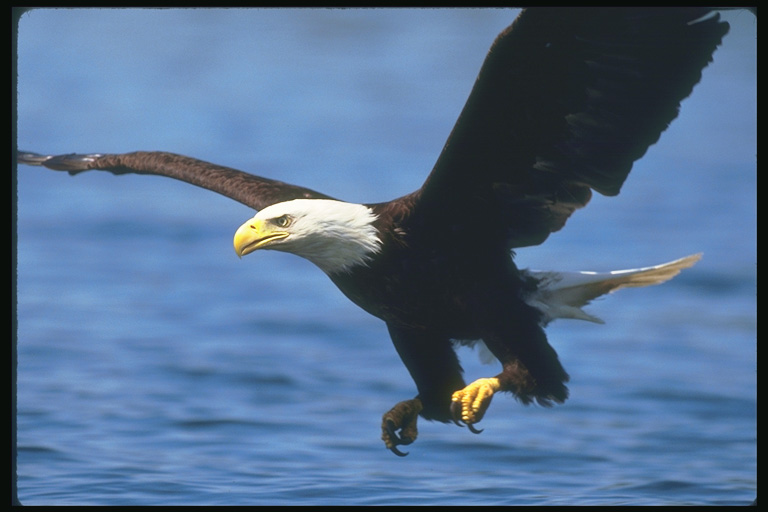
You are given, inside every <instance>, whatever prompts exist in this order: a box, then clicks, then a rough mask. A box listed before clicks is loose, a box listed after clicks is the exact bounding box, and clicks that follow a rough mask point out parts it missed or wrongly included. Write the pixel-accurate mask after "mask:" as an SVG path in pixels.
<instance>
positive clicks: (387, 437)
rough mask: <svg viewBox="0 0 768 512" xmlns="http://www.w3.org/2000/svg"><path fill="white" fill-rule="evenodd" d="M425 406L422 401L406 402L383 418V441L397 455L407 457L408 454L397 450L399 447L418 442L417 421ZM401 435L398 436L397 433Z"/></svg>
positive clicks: (395, 407)
mask: <svg viewBox="0 0 768 512" xmlns="http://www.w3.org/2000/svg"><path fill="white" fill-rule="evenodd" d="M422 408H423V405H422V404H421V400H419V399H418V398H414V399H412V400H405V401H403V402H400V403H399V404H397V405H395V406H394V407H393V408H392V409H390V410H389V412H388V413H386V414H385V415H384V416H383V417H382V418H381V440H382V441H384V444H385V445H386V446H387V448H388V449H390V450H391V451H392V453H394V454H395V455H398V456H400V457H405V456H406V455H408V453H407V452H401V451H400V450H398V449H397V447H398V446H399V445H404V444H411V443H412V442H414V441H415V440H416V437H417V436H418V435H419V431H418V429H417V428H416V420H417V419H418V417H419V413H420V412H421V410H422ZM398 430H399V431H400V434H399V435H398V434H397V431H398Z"/></svg>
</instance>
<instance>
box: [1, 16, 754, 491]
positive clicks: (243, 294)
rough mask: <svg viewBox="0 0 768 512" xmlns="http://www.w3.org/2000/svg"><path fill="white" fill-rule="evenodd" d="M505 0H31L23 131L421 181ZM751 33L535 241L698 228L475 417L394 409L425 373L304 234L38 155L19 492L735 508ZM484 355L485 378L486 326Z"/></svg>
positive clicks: (745, 296)
mask: <svg viewBox="0 0 768 512" xmlns="http://www.w3.org/2000/svg"><path fill="white" fill-rule="evenodd" d="M515 14H516V13H515V12H514V11H500V10H461V11H457V10H439V11H432V10H407V11H391V10H362V11H360V10H343V11H338V10H301V11H290V10H267V11H265V10H249V11H242V10H186V11H178V10H152V11H147V10H135V11H126V10H41V11H33V12H31V13H28V14H26V15H25V16H24V17H23V18H22V20H21V22H20V25H19V27H20V28H19V60H18V72H19V82H18V84H19V103H18V130H17V135H18V140H19V145H20V147H23V148H25V149H30V150H35V151H40V152H50V153H66V152H74V151H76V152H122V151H132V150H137V149H162V150H168V151H174V152H178V153H183V154H189V155H193V156H196V157H199V158H202V159H205V160H210V161H215V162H217V163H221V164H224V165H228V166H232V167H236V168H240V169H244V170H247V171H250V172H254V173H257V174H263V175H267V176H271V177H274V178H277V179H281V180H284V181H289V182H294V183H299V184H302V185H305V186H309V187H311V188H315V189H319V190H322V191H324V192H326V193H328V194H331V195H333V196H335V197H340V198H343V199H348V200H352V201H360V202H374V201H380V200H386V199H389V198H392V197H396V196H399V195H402V194H404V193H406V192H409V191H411V190H413V189H414V188H416V187H418V186H419V185H420V183H421V181H422V180H423V179H424V177H425V176H426V173H427V172H428V171H429V169H430V168H431V166H432V164H433V163H434V160H435V158H436V157H437V155H438V154H439V151H440V149H441V147H442V144H443V142H444V141H445V138H446V137H447V135H448V132H449V131H450V128H451V126H452V125H453V122H454V121H455V119H456V117H457V115H458V112H459V110H460V108H461V107H462V105H463V102H464V100H465V99H466V96H467V94H468V92H469V89H470V87H471V85H472V82H473V80H474V78H475V76H476V73H477V70H478V69H479V66H480V64H481V62H482V59H483V57H484V55H485V52H486V51H487V48H488V47H489V45H490V43H491V41H492V40H493V38H494V37H495V36H496V34H497V33H498V32H499V31H500V30H501V29H502V28H504V27H505V26H506V25H507V24H509V23H510V22H511V20H512V19H513V18H514V16H515ZM727 17H728V19H729V20H730V21H731V23H732V25H733V28H732V33H731V34H730V35H729V36H728V37H727V39H726V41H725V43H724V46H723V47H722V48H721V50H719V51H718V53H717V54H716V56H715V62H714V64H713V65H711V66H710V67H709V68H708V69H707V70H706V71H705V74H704V77H703V81H702V83H701V84H700V85H699V87H697V89H696V90H695V92H694V95H693V96H692V97H691V98H690V99H689V100H688V101H686V102H685V103H684V105H683V108H682V113H681V116H680V118H679V119H678V120H677V121H675V122H674V123H673V125H672V127H671V128H670V129H669V130H668V131H667V132H666V133H665V134H664V136H663V137H662V140H661V142H660V143H659V144H657V145H656V146H654V147H653V148H652V149H651V151H649V152H648V154H647V155H646V157H645V158H644V159H643V160H642V161H641V163H639V164H638V165H636V167H635V169H634V171H633V174H632V175H631V176H630V179H629V181H628V182H627V185H626V187H625V189H624V190H623V191H622V194H621V195H620V196H619V197H618V198H611V199H606V198H602V197H598V198H595V199H594V200H593V203H592V204H591V205H590V206H589V207H588V208H586V209H585V210H583V211H581V212H578V213H577V214H576V215H574V217H573V218H572V219H571V220H570V222H569V224H568V226H567V228H566V229H564V230H563V231H562V232H560V233H558V234H556V235H553V236H552V237H551V238H550V239H549V240H548V241H547V243H546V244H545V245H543V246H542V247H537V248H531V249H526V250H521V251H520V252H519V254H518V261H519V262H520V264H521V266H532V267H535V268H542V269H549V268H556V269H561V270H582V269H583V270H586V269H590V270H609V269H613V268H625V267H633V266H641V265H646V264H654V263H660V262H663V261H667V260H671V259H674V258H677V257H680V256H684V255H686V254H691V253H695V252H700V251H701V252H703V253H704V259H703V260H702V261H701V262H700V263H699V264H698V265H697V266H696V267H694V268H693V269H691V270H688V271H686V272H684V273H683V274H682V275H681V276H679V277H678V278H676V279H675V280H674V281H672V282H670V283H668V284H665V285H664V286H660V287H653V288H646V289H639V290H627V291H622V292H619V293H618V294H617V295H616V296H611V297H609V298H607V299H605V300H601V301H598V302H596V303H595V304H593V305H592V306H591V307H590V311H591V312H592V313H594V314H597V315H599V316H601V317H602V318H604V319H605V320H606V322H607V323H606V325H595V324H586V323H579V322H565V321H561V322H558V323H555V324H554V325H552V326H551V327H550V328H549V329H548V334H549V338H550V340H551V343H552V344H553V345H554V346H555V347H556V348H557V350H558V352H559V353H560V357H561V359H562V360H563V361H564V363H565V366H566V368H567V369H568V371H569V373H570V375H571V385H570V389H571V399H570V400H569V401H568V402H567V403H566V404H565V405H562V406H558V407H555V408H552V409H542V408H535V407H524V406H521V405H520V404H518V403H516V402H515V401H514V400H513V399H512V398H510V397H498V398H496V399H495V400H494V403H493V405H492V407H491V409H490V412H489V413H488V415H487V417H486V419H484V420H483V422H482V424H481V426H482V427H483V428H484V429H485V431H484V432H483V433H482V434H481V435H479V436H476V435H472V434H471V433H469V432H468V431H467V429H459V428H457V427H455V426H453V425H442V424H434V423H429V422H425V421H422V422H421V423H420V425H419V427H420V436H419V439H418V441H417V442H416V443H415V444H414V445H412V446H410V447H409V451H410V455H409V456H408V457H406V458H397V457H394V456H393V455H392V454H390V453H389V452H388V451H386V450H385V449H384V447H383V445H382V443H381V441H380V440H379V428H380V418H381V414H382V413H383V412H385V411H386V410H388V409H389V408H390V407H391V406H392V405H394V404H395V403H396V402H398V401H400V400H403V399H406V398H409V397H411V396H413V395H414V394H415V391H414V386H413V383H412V381H411V380H410V378H409V376H408V374H407V372H406V370H405V368H404V367H403V365H402V364H401V362H400V361H399V359H398V357H397V355H396V353H395V351H394V349H393V347H392V345H391V343H390V341H389V338H388V334H387V332H386V328H385V326H384V325H383V324H382V323H381V322H380V321H378V320H376V319H374V318H372V317H370V316H367V315H366V314H365V313H364V312H362V311H361V310H358V309H357V308H356V307H355V306H353V305H352V304H350V303H349V302H348V301H347V300H346V299H345V298H344V297H343V296H342V295H341V294H340V293H339V292H338V291H337V290H336V289H335V288H334V287H333V285H332V284H331V283H330V282H329V281H328V279H327V278H326V277H325V276H324V275H323V274H322V273H321V272H320V271H319V270H317V269H315V268H314V267H312V266H311V265H310V264H308V263H306V262H305V261H303V260H301V259H299V258H296V257H293V256H290V255H285V254H274V253H263V254H255V255H250V256H248V257H246V258H244V259H243V260H238V259H237V257H236V256H235V255H234V253H233V251H232V245H231V243H232V242H231V240H232V235H233V233H234V230H235V229H236V228H237V227H238V226H239V225H240V224H241V222H243V221H244V220H245V219H247V218H248V217H250V216H251V214H252V212H251V211H249V210H248V209H247V208H245V207H243V206H241V205H239V204H237V203H234V202H232V201H230V200H228V199H226V198H221V197H218V196H216V195H214V194H212V193H210V192H207V191H202V190H197V189H195V188H194V187H191V186H189V185H186V184H183V183H175V182H172V181H171V180H168V179H163V178H156V177H141V176H125V177H114V176H112V175H100V174H98V173H90V174H84V175H81V176H78V177H76V178H71V177H69V176H67V175H65V174H63V175H60V174H57V173H53V172H50V171H46V170H42V169H37V168H30V167H22V168H20V169H19V171H18V188H17V190H18V217H17V228H18V229H17V234H18V237H17V240H16V242H17V245H16V249H17V258H18V260H17V263H18V266H17V279H18V280H17V322H18V323H17V327H18V329H17V341H16V349H17V355H18V368H17V381H16V388H15V389H16V397H17V415H16V421H17V446H18V456H17V479H18V480H17V485H18V496H19V499H20V500H21V502H22V503H25V504H28V505H42V504H60V505H65V504H70V505H87V504H107V505H132V504H174V505H179V504H190V505H192V504H199V505H213V504H221V505H224V504H257V505H259V504H264V505H266V504H278V505H292V504H299V505H302V504H303V505H310V504H311V505H314V504H341V505H353V504H361V505H384V504H387V505H414V504H416V505H494V504H518V505H526V504H536V505H540V504H543V505H558V504H559V505H588V504H597V505H600V504H643V505H650V504H708V505H717V504H744V503H749V502H750V501H752V500H753V499H754V497H755V494H756V420H755V414H756V343H755V340H756V326H755V325H756V299H755V291H756V270H755V263H756V225H755V217H756V200H755V186H756V185H755V183H756V172H755V153H756V149H755V147H756V143H755V138H756V128H755V118H756V107H755V96H756V93H755V82H756V79H755V37H756V36H755V34H756V32H755V30H756V29H755V24H756V21H755V19H754V18H753V17H752V16H751V15H750V14H747V13H740V12H731V13H728V15H727ZM460 355H461V356H462V361H463V364H464V367H465V369H466V370H467V377H468V378H470V379H471V378H476V377H480V376H488V375H491V374H493V373H496V371H497V370H496V368H492V367H488V366H483V365H481V364H480V363H479V362H478V361H477V356H476V354H474V353H473V352H471V351H470V350H467V349H462V351H461V352H460Z"/></svg>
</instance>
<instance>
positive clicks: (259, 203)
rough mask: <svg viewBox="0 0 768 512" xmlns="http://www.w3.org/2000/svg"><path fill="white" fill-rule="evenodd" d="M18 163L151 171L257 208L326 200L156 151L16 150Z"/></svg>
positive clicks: (62, 168)
mask: <svg viewBox="0 0 768 512" xmlns="http://www.w3.org/2000/svg"><path fill="white" fill-rule="evenodd" d="M18 161H19V163H23V164H28V165H42V166H44V167H47V168H49V169H54V170H59V171H67V172H69V174H72V175H75V174H78V173H81V172H84V171H88V170H93V169H99V170H104V171H109V172H111V173H113V174H155V175H159V176H167V177H169V178H175V179H177V180H181V181H186V182H187V183H191V184H192V185H197V186H198V187H202V188H206V189H208V190H212V191H214V192H218V193H219V194H222V195H224V196H227V197H230V198H232V199H234V200H235V201H238V202H240V203H243V204H244V205H246V206H250V207H251V208H253V209H254V210H261V209H263V208H264V207H266V206H269V205H270V204H274V203H280V202H283V201H289V200H291V199H330V197H329V196H326V195H325V194H321V193H319V192H315V191H314V190H310V189H308V188H304V187H299V186H296V185H290V184H287V183H283V182H281V181H276V180H271V179H268V178H262V177H260V176H255V175H253V174H248V173H247V172H243V171H238V170H237V169H231V168H229V167H224V166H221V165H216V164H212V163H209V162H204V161H203V160H197V159H195V158H190V157H188V156H182V155H176V154H173V153H163V152H160V151H137V152H135V153H124V154H115V155H77V154H71V155H61V156H54V157H48V156H43V155H37V154H35V153H25V152H20V153H19V155H18Z"/></svg>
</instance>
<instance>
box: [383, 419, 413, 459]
mask: <svg viewBox="0 0 768 512" xmlns="http://www.w3.org/2000/svg"><path fill="white" fill-rule="evenodd" d="M386 423H387V427H386V428H387V433H388V434H389V438H390V439H392V440H393V444H394V446H392V447H391V448H390V449H389V451H391V452H392V453H394V454H395V455H397V456H398V457H405V456H406V455H408V452H401V451H400V450H398V448H397V445H400V444H411V443H412V442H413V440H412V439H403V438H402V437H400V436H399V435H397V426H395V424H394V422H393V421H392V420H387V422H386Z"/></svg>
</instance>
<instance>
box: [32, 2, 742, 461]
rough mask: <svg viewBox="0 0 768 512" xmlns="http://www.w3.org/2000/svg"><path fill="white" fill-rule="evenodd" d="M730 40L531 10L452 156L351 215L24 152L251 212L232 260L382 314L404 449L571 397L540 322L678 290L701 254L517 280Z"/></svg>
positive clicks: (162, 170) (615, 176)
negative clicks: (495, 408)
mask: <svg viewBox="0 0 768 512" xmlns="http://www.w3.org/2000/svg"><path fill="white" fill-rule="evenodd" d="M727 31H728V25H727V23H724V22H721V21H720V19H719V17H718V15H717V14H716V13H712V12H710V11H709V10H708V9H698V8H573V9H571V8H530V9H525V10H524V11H523V12H522V13H521V14H520V15H519V16H518V18H517V19H516V20H515V22H514V23H513V24H512V25H511V26H510V27H508V28H507V29H506V30H504V31H503V32H502V33H501V34H500V35H499V36H498V37H497V39H496V40H495V42H494V43H493V45H492V46H491V49H490V51H489V53H488V55H487V57H486V59H485V62H484V64H483V66H482V68H481V70H480V74H479V76H478V78H477V80H476V82H475V85H474V87H473V89H472V92H471V94H470V96H469V99H468V101H467V103H466V105H465V107H464V109H463V111H462V112H461V115H460V116H459V119H458V121H457V123H456V125H455V127H454V129H453V131H452V132H451V134H450V136H449V138H448V140H447V142H446V144H445V147H444V148H443V151H442V153H441V154H440V156H439V158H438V160H437V162H436V164H435V166H434V168H433V169H432V172H431V173H430V174H429V176H428V177H427V179H426V181H425V183H424V184H423V186H422V187H421V188H419V189H418V190H416V191H414V192H412V193H410V194H408V195H405V196H403V197H400V198H398V199H394V200H392V201H389V202H385V203H377V204H354V203H349V202H344V201H340V200H337V199H334V198H331V197H329V196H327V195H325V194H322V193H320V192H316V191H313V190H309V189H307V188H303V187H300V186H295V185H290V184H286V183H282V182H279V181H275V180H272V179H268V178H263V177H258V176H255V175H252V174H249V173H246V172H242V171H239V170H235V169H232V168H228V167H223V166H220V165H215V164H212V163H208V162H203V161H200V160H197V159H194V158H190V157H186V156H181V155H176V154H171V153H164V152H135V153H126V154H69V155H60V156H48V155H41V154H37V153H31V152H19V153H18V154H17V159H18V162H19V163H21V164H27V165H39V166H44V167H47V168H49V169H54V170H62V171H67V172H69V173H70V174H72V175H75V174H78V173H80V172H83V171H88V170H106V171H109V172H111V173H113V174H126V173H135V174H154V175H162V176H168V177H171V178H175V179H178V180H182V181H186V182H188V183H191V184H193V185H197V186H199V187H203V188H206V189H209V190H212V191H214V192H218V193H220V194H223V195H225V196H227V197H230V198H232V199H234V200H236V201H239V202H240V203H243V204H244V205H246V206H248V207H250V208H252V209H254V210H256V211H257V213H256V215H255V216H254V217H253V218H251V219H249V220H248V221H246V222H245V223H244V224H242V226H240V227H239V228H238V229H237V231H236V233H235V236H234V247H235V251H236V253H237V255H238V256H241V257H242V256H245V255H247V254H250V253H252V252H255V251H257V250H261V249H272V250H277V251H285V252H290V253H294V254H297V255H299V256H302V257H304V258H306V259H308V260H309V261H311V262H312V263H314V264H315V265H316V266H318V267H319V268H320V269H321V270H322V271H323V272H325V273H326V274H327V275H328V276H329V277H330V279H331V280H332V281H333V282H334V283H335V284H336V286H338V288H339V289H340V290H341V291H342V293H344V294H345V295H346V296H347V297H348V298H349V299H351V300H352V301H353V302H354V303H355V304H357V305H358V306H360V307H361V308H362V309H364V310H365V311H367V312H368V313H370V314H372V315H374V316H376V317H378V318H380V319H382V320H383V321H384V322H385V323H386V325H387V327H388V330H389V333H390V336H391V338H392V342H393V343H394V345H395V348H396V350H397V352H398V354H399V355H400V357H401V358H402V360H403V362H404V364H405V366H406V367H407V369H408V371H409V373H410V375H411V377H412V378H413V380H414V382H415V384H416V389H417V394H416V396H415V397H414V398H411V399H409V400H405V401H402V402H400V403H398V404H396V405H395V406H394V407H393V408H392V409H391V410H389V411H388V412H387V413H385V414H384V416H383V418H382V427H381V430H382V440H383V441H384V444H385V445H386V447H387V448H388V449H390V450H391V451H392V452H394V453H395V454H397V455H405V453H404V452H402V451H401V450H400V449H399V447H400V446H402V445H408V444H410V443H412V442H413V441H414V440H415V439H416V437H417V418H418V417H419V416H421V417H423V418H425V419H428V420H436V421H440V422H450V421H453V422H454V423H456V424H458V425H460V426H463V425H466V426H468V427H469V430H471V431H472V432H476V433H477V432H480V430H479V429H477V428H476V425H477V424H478V422H480V421H481V419H482V418H483V415H484V414H485V412H486V410H487V409H488V406H489V405H490V403H491V399H492V397H493V396H494V394H496V393H498V392H502V391H504V392H510V393H512V394H513V395H514V396H515V397H516V398H517V399H518V400H519V401H520V402H522V403H523V404H530V403H533V402H536V403H538V404H541V405H544V406H550V405H552V404H553V403H562V402H564V401H565V400H566V399H567V397H568V389H567V387H566V382H567V381H568V374H567V373H566V371H565V370H564V368H563V366H562V365H561V363H560V361H559V359H558V356H557V353H556V352H555V350H554V349H553V348H552V347H551V346H550V345H549V343H548V341H547V338H546V336H545V333H544V327H545V326H546V325H547V324H548V323H549V322H551V321H552V320H554V319H557V318H575V319H582V320H589V321H594V322H599V321H600V320H599V319H597V318H595V317H593V316H591V315H589V314H588V313H586V312H585V311H583V310H582V309H581V308H582V307H583V306H584V305H586V304H587V303H589V302H590V301H591V300H592V299H594V298H595V297H598V296H600V295H603V294H606V293H609V292H612V291H615V290H617V289H619V288H622V287H629V286H646V285H651V284H657V283H660V282H663V281H666V280H667V279H670V278H672V277H673V276H675V275H676V274H677V273H678V272H680V270H681V269H684V268H687V267H690V266H691V265H693V264H694V263H695V262H696V261H697V260H698V259H699V255H693V256H689V257H687V258H682V259H680V260H676V261H673V262H670V263H667V264H662V265H657V266H652V267H646V268H641V269H635V270H627V271H616V272H609V273H605V274H598V273H594V272H585V273H563V272H535V271H531V270H524V269H518V268H517V267H516V265H515V263H514V261H513V256H514V253H513V250H515V249H519V248H522V247H526V246H532V245H537V244H541V243H542V242H544V240H546V238H547V237H548V236H549V234H550V233H552V232H555V231H558V230H559V229H561V228H562V227H563V226H564V224H565V222H566V221H567V219H568V218H569V217H570V215H571V214H572V213H573V212H574V211H575V210H576V209H578V208H581V207H583V206H585V205H586V204H587V203H588V202H589V200H590V197H591V194H592V191H593V190H594V191H597V192H598V193H601V194H604V195H608V196H613V195H617V194H618V193H619V191H620V189H621V187H622V184H623V183H624V181H625V179H626V177H627V175H628V174H629V171H630V169H631V167H632V165H633V163H634V162H635V161H637V160H638V159H639V158H641V157H642V156H643V154H644V153H645V152H646V150H647V149H648V147H649V146H651V145H652V144H654V143H655V142H656V141H657V140H658V138H659V136H660V135H661V133H662V132H663V131H664V130H665V129H666V127H667V126H668V125H669V123H670V122H671V121H672V120H673V119H674V118H675V117H676V116H677V114H678V110H679V105H680V102H681V101H682V100H683V99H684V98H685V97H687V96H688V95H689V94H690V93H691V91H692V89H693V87H694V85H695V84H696V83H697V82H698V81H699V80H700V78H701V72H702V70H703V69H704V67H706V66H707V64H708V63H709V62H710V61H711V59H712V55H713V53H714V51H715V49H716V48H717V46H718V45H719V44H720V42H721V40H722V38H723V37H724V35H725V34H726V33H727ZM455 344H468V345H469V344H483V345H484V346H485V348H487V350H488V351H490V353H491V354H492V355H493V356H494V357H495V358H496V359H497V360H498V361H499V362H500V363H501V372H500V373H498V374H497V375H495V376H493V377H488V378H482V379H479V380H477V381H475V382H472V383H470V384H469V385H467V384H466V383H465V382H464V380H463V378H462V369H461V367H460V365H459V361H458V358H457V355H456V353H455V351H454V346H455Z"/></svg>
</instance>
